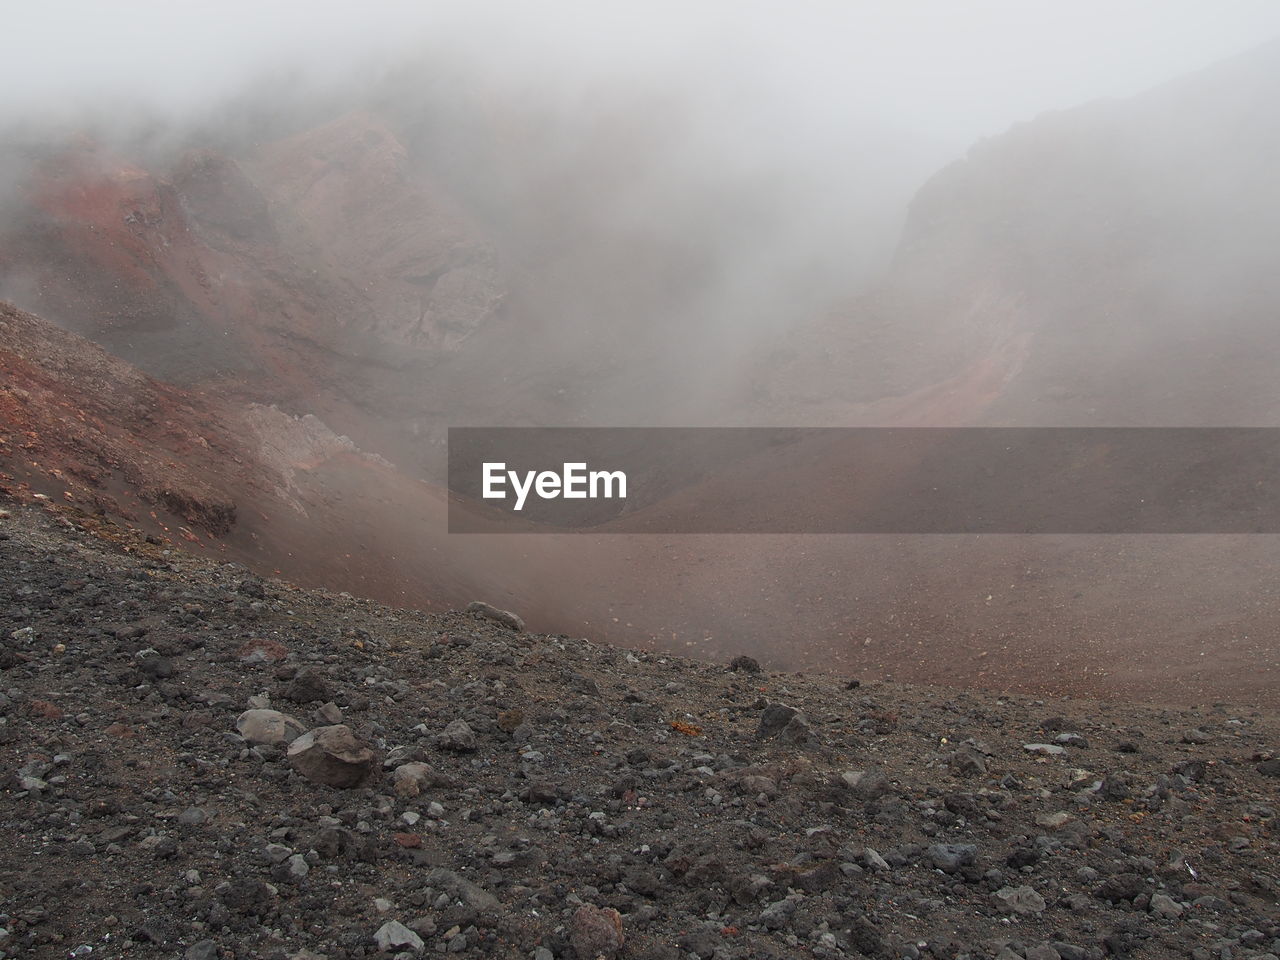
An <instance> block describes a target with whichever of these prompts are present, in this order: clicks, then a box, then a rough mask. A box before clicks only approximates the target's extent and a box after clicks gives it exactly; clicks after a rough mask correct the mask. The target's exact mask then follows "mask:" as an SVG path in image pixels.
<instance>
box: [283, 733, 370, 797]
mask: <svg viewBox="0 0 1280 960" xmlns="http://www.w3.org/2000/svg"><path fill="white" fill-rule="evenodd" d="M288 756H289V763H290V765H291V766H292V767H293V769H294V770H296V771H298V773H300V774H302V776H304V777H306V778H307V779H308V780H311V781H314V782H315V783H322V784H324V785H326V786H330V787H339V788H344V789H345V788H349V787H358V786H360V785H361V784H363V783H364V782H365V781H367V780H369V779H370V778H371V777H372V776H373V775H374V773H375V772H376V771H377V770H378V767H379V766H380V763H381V761H380V759H379V757H378V754H377V752H376V751H374V750H373V749H371V748H370V747H368V746H366V745H364V744H363V743H361V742H360V741H359V740H357V739H356V737H355V734H353V733H352V732H351V730H350V728H348V727H346V726H345V725H343V724H336V725H334V726H331V727H318V728H316V729H315V730H312V731H311V732H310V733H305V734H303V735H302V736H300V737H299V738H298V739H297V740H295V741H293V743H291V744H290V745H289V754H288Z"/></svg>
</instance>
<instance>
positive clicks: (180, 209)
mask: <svg viewBox="0 0 1280 960" xmlns="http://www.w3.org/2000/svg"><path fill="white" fill-rule="evenodd" d="M0 286H2V287H3V288H4V289H5V290H7V291H8V292H9V293H10V295H11V296H13V297H14V299H17V300H19V301H21V302H23V303H26V304H27V305H28V306H31V307H32V308H34V309H37V310H39V311H40V312H41V313H42V314H43V315H45V316H47V317H49V318H50V319H53V320H55V321H56V322H58V323H59V324H61V325H63V326H64V327H66V328H67V329H70V330H73V331H75V332H77V333H81V334H83V335H85V336H87V337H89V338H90V339H93V340H96V341H98V342H100V343H102V344H104V345H105V346H106V347H107V348H108V349H110V350H111V351H112V352H114V353H116V354H117V355H119V356H120V357H122V358H124V359H126V360H128V361H130V362H132V363H134V364H136V365H138V366H139V367H140V368H142V369H143V370H145V371H147V372H149V373H152V374H154V375H156V376H160V377H163V378H165V379H167V380H171V381H174V382H177V383H182V384H187V385H193V384H207V383H211V382H214V381H219V382H221V383H222V384H223V385H224V388H225V387H226V386H227V385H228V384H230V385H233V386H234V387H235V388H237V389H241V390H244V391H246V392H248V393H251V394H253V395H256V396H258V397H260V398H262V399H265V400H273V401H274V400H282V401H286V402H290V403H292V404H293V405H294V406H295V407H303V408H311V407H316V408H331V407H335V406H338V407H341V406H350V407H370V406H375V405H378V403H379V401H382V405H383V408H384V409H386V408H391V407H400V408H403V407H404V406H405V405H406V404H407V405H408V406H410V407H412V405H413V394H412V390H411V387H410V385H409V384H406V383H391V384H389V383H388V382H387V381H388V380H389V379H390V380H395V378H396V371H401V372H402V371H404V370H405V369H406V368H408V367H412V366H415V365H416V366H418V367H421V366H422V365H424V364H430V363H433V362H436V361H438V360H439V359H440V357H441V356H442V355H445V354H448V353H449V352H450V351H454V350H456V349H458V347H459V346H460V344H462V343H463V342H464V341H465V340H466V339H467V337H468V336H470V335H471V334H472V333H474V332H475V331H476V330H477V329H478V328H479V327H481V326H483V325H484V324H486V323H490V322H492V321H493V320H494V318H495V317H496V316H497V314H498V312H499V310H500V308H501V303H502V297H503V284H502V280H501V278H500V276H499V272H498V269H497V266H496V264H495V258H494V254H493V251H492V248H491V247H490V245H489V244H488V243H487V242H486V241H485V240H484V238H483V237H481V236H480V235H479V234H478V232H477V231H476V229H475V228H474V227H473V226H472V225H471V224H469V223H468V222H467V220H466V217H465V216H464V215H463V214H462V213H461V212H460V211H458V210H457V209H455V208H453V207H452V206H451V205H450V204H449V202H448V200H447V198H446V197H444V195H443V194H442V193H441V192H439V191H434V192H433V190H432V189H431V188H430V186H429V185H428V184H425V183H423V182H420V180H419V179H417V178H416V177H415V175H414V174H413V172H412V171H411V170H410V168H409V166H408V165H407V164H406V162H405V154H404V148H403V147H402V146H401V145H400V144H399V143H398V141H397V140H396V138H395V136H394V134H393V133H392V132H391V131H390V130H389V129H388V128H387V127H386V126H384V125H381V124H379V123H378V122H377V121H375V120H373V119H372V118H370V117H367V116H364V115H352V116H348V117H344V118H341V119H339V120H336V121H333V122H332V123H329V124H327V125H326V126H323V127H321V128H319V129H316V130H313V131H310V132H309V133H306V134H302V135H299V136H296V137H293V138H289V139H286V140H282V141H279V142H275V143H269V144H266V145H264V146H263V147H262V148H261V149H260V150H258V151H255V152H253V153H252V154H251V155H246V156H241V157H232V156H228V155H226V154H224V153H221V152H219V151H217V150H214V149H210V148H199V149H193V150H191V151H190V152H187V153H186V154H184V155H183V156H181V157H179V158H178V159H177V161H176V162H174V163H173V164H171V165H169V166H166V167H164V168H163V169H150V168H148V167H145V166H143V165H141V164H140V163H139V162H136V161H132V160H130V159H129V158H127V157H124V156H121V155H119V154H118V153H115V152H113V151H112V150H109V149H107V148H105V147H102V146H99V145H96V144H93V143H88V142H82V143H78V144H76V145H74V146H71V147H68V148H66V149H65V150H63V151H62V152H61V153H60V154H59V155H58V156H57V157H56V158H54V159H53V160H51V161H49V162H48V163H45V164H43V165H42V166H40V167H39V168H38V169H37V171H36V173H35V175H34V177H33V179H32V180H31V181H30V182H29V183H28V184H27V186H26V189H25V193H24V197H23V202H22V203H21V204H20V206H19V212H18V215H17V216H16V217H15V218H14V220H13V222H12V224H11V226H10V227H9V229H8V230H6V231H5V232H4V234H3V236H0ZM389 369H390V370H391V371H392V372H390V373H389V372H388V370H389ZM388 394H395V395H396V396H397V398H398V399H399V401H400V403H398V404H392V403H388V402H386V399H387V396H388ZM299 412H307V409H303V410H300V411H299Z"/></svg>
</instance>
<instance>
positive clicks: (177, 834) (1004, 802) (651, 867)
mask: <svg viewBox="0 0 1280 960" xmlns="http://www.w3.org/2000/svg"><path fill="white" fill-rule="evenodd" d="M93 526H95V527H96V528H97V530H98V532H99V533H109V534H110V536H111V539H109V540H104V539H102V538H100V537H95V536H91V535H90V534H89V533H88V532H87V531H86V529H85V528H84V525H83V521H80V520H77V519H76V516H75V514H74V513H73V512H71V511H70V510H69V508H65V507H58V506H56V505H50V506H48V507H47V508H46V509H44V510H34V509H30V508H24V509H20V510H18V511H16V512H11V511H6V512H5V513H4V514H3V517H2V518H0V550H2V551H3V554H4V558H5V562H4V563H3V565H0V598H2V600H3V602H0V775H3V777H4V783H3V792H2V793H0V822H3V825H4V831H5V837H6V844H7V848H8V849H7V855H6V856H5V857H4V858H3V860H2V861H0V904H2V906H0V928H2V929H0V956H4V957H31V958H36V957H67V956H73V957H97V956H106V957H185V958H188V960H212V958H223V960H231V958H242V960H244V958H250V957H253V958H258V957H261V958H275V957H279V958H298V960H303V958H311V960H314V958H316V957H331V958H338V957H362V956H378V955H384V956H391V955H395V956H397V957H414V956H419V955H428V954H435V953H450V954H458V955H461V956H493V957H526V958H527V957H533V958H537V960H547V958H565V960H571V958H578V960H588V958H590V960H594V958H596V957H598V956H604V957H624V958H625V957H636V958H673V960H674V958H687V957H699V958H721V960H728V958H748V957H793V956H794V957H799V956H816V957H825V958H837V957H863V956H867V957H886V958H900V957H901V958H920V957H935V958H955V960H958V958H999V960H1014V958H1024V960H1055V958H1068V960H1071V958H1102V957H1107V956H1115V957H1135V958H1139V957H1149V958H1168V957H1191V958H1195V960H1209V958H1221V957H1234V958H1258V960H1261V958H1264V957H1270V956H1273V955H1275V954H1276V953H1277V952H1278V951H1280V923H1278V922H1277V917H1278V916H1280V914H1278V913H1277V906H1276V905H1277V897H1278V895H1280V860H1278V859H1277V847H1276V834H1275V826H1276V806H1275V804H1276V783H1277V780H1276V779H1275V778H1276V776H1277V775H1278V774H1280V758H1278V757H1277V742H1278V741H1277V738H1278V737H1280V725H1278V724H1277V721H1276V718H1275V716H1274V715H1273V714H1269V713H1268V714H1263V713H1260V712H1259V711H1257V710H1255V709H1251V708H1248V707H1231V706H1226V705H1217V706H1214V707H1212V708H1188V707H1181V708H1165V709H1159V708H1146V707H1134V706H1132V705H1129V704H1123V705H1121V704H1106V703H1090V702H1083V701H1065V700H1062V701H1058V700H1055V701H1044V700H1035V699H1030V698H1026V697H1000V696H997V695H995V694H981V693H956V692H944V691H940V690H935V689H931V688H927V687H905V686H899V685H893V684H885V683H878V682H868V683H864V684H862V685H859V684H858V683H856V682H854V681H852V680H851V681H849V682H846V680H845V679H844V678H837V677H832V676H804V675H798V674H782V673H773V672H763V671H760V670H759V667H758V666H757V665H756V664H755V663H753V662H752V661H750V660H748V659H742V660H738V661H735V662H734V663H732V664H728V665H726V664H724V663H719V664H716V663H709V662H699V661H693V660H685V659H680V658H675V657H664V656H658V655H652V654H646V653H628V652H626V651H623V650H619V649H614V648H610V647H607V646H602V645H599V644H597V643H593V642H591V641H590V640H587V639H580V638H577V637H569V636H564V635H559V636H547V635H539V634H532V633H525V632H521V631H519V630H518V629H514V628H515V627H518V626H519V624H518V623H516V624H513V623H510V622H502V621H501V620H499V619H494V618H493V616H494V615H493V613H492V611H486V610H485V609H484V608H483V607H481V608H479V610H478V611H477V612H474V613H470V612H452V613H444V614H439V615H431V614H426V613H421V612H411V611H396V610H390V609H388V608H385V607H381V606H378V605H376V604H374V603H370V602H368V601H363V600H357V599H354V598H352V597H350V596H348V595H345V594H333V593H324V592H306V591H302V590H299V589H297V588H295V587H292V586H290V585H288V584H286V583H283V582H278V581H264V580H262V579H259V578H258V577H256V576H254V575H252V574H250V573H249V572H248V571H247V570H246V569H245V568H243V567H240V566H237V565H234V564H226V563H216V562H212V561H209V560H203V559H196V558H191V557H187V556H184V555H182V554H180V553H177V552H172V551H169V550H166V549H162V548H160V547H158V546H155V545H153V544H150V543H148V542H147V541H146V540H145V539H142V538H140V537H136V536H133V535H131V534H129V533H128V532H127V531H125V530H124V529H123V528H114V529H113V528H112V527H111V526H110V525H103V524H100V523H99V524H93ZM855 679H856V678H855ZM304 730H305V731H308V732H307V733H306V734H305V735H302V734H303V731H304Z"/></svg>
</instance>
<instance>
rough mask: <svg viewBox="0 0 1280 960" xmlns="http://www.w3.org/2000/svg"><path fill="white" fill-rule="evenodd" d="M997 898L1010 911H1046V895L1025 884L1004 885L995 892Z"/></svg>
mask: <svg viewBox="0 0 1280 960" xmlns="http://www.w3.org/2000/svg"><path fill="white" fill-rule="evenodd" d="M995 898H996V899H997V900H999V901H1000V903H1001V905H1002V906H1003V908H1004V909H1005V910H1007V911H1009V912H1010V913H1017V914H1021V915H1026V914H1033V913H1044V908H1045V902H1044V897H1042V896H1040V894H1038V893H1036V891H1035V890H1033V889H1032V888H1031V887H1028V886H1026V885H1025V884H1024V885H1023V886H1020V887H1002V888H1000V889H999V890H997V891H996V892H995ZM1056 955H1057V954H1056V952H1055V956H1056Z"/></svg>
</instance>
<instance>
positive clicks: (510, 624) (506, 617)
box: [467, 600, 524, 633]
mask: <svg viewBox="0 0 1280 960" xmlns="http://www.w3.org/2000/svg"><path fill="white" fill-rule="evenodd" d="M467 613H478V614H479V615H480V616H482V617H485V618H486V619H488V620H493V621H494V622H495V623H500V624H502V625H503V626H504V627H507V628H509V629H511V630H514V631H515V632H516V633H521V632H522V631H523V630H524V621H523V620H521V619H520V618H519V617H518V616H516V615H515V614H514V613H512V612H511V611H510V610H501V609H499V608H498V607H495V606H493V604H490V603H485V602H484V601H483V600H473V601H472V602H471V603H469V604H467Z"/></svg>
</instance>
